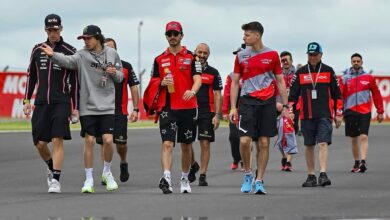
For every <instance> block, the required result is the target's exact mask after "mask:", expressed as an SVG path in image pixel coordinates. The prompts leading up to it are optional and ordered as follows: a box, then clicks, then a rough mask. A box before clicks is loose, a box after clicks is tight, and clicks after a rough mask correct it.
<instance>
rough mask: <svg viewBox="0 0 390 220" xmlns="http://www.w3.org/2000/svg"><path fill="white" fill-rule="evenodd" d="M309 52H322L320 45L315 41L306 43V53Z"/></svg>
mask: <svg viewBox="0 0 390 220" xmlns="http://www.w3.org/2000/svg"><path fill="white" fill-rule="evenodd" d="M310 53H322V47H321V45H320V44H319V43H317V42H311V43H310V44H308V45H307V54H310Z"/></svg>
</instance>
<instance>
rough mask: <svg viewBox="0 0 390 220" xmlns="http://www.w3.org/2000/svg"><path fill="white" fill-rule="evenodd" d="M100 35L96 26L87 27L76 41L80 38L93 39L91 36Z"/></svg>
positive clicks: (100, 32)
mask: <svg viewBox="0 0 390 220" xmlns="http://www.w3.org/2000/svg"><path fill="white" fill-rule="evenodd" d="M101 34H102V31H101V30H100V28H99V27H98V26H96V25H88V26H87V27H85V28H84V29H83V34H82V35H80V36H78V37H77V39H78V40H80V39H82V38H85V37H93V36H97V35H101Z"/></svg>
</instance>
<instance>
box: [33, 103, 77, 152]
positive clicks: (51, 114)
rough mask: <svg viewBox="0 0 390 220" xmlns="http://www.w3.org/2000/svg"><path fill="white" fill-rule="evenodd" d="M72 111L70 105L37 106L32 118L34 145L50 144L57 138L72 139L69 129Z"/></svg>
mask: <svg viewBox="0 0 390 220" xmlns="http://www.w3.org/2000/svg"><path fill="white" fill-rule="evenodd" d="M70 109H71V106H70V104H69V103H57V104H50V105H35V109H34V112H33V115H32V118H31V125H32V136H33V141H34V144H35V145H36V144H37V143H38V141H44V142H48V143H49V142H51V139H52V138H56V137H58V138H63V139H64V140H70V139H72V137H71V135H70V127H69V117H70V114H71V110H70Z"/></svg>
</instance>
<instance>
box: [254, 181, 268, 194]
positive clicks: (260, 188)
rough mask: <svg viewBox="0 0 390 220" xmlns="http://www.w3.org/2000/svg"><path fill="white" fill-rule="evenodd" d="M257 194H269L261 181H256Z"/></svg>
mask: <svg viewBox="0 0 390 220" xmlns="http://www.w3.org/2000/svg"><path fill="white" fill-rule="evenodd" d="M254 185H255V186H254V187H255V194H263V195H265V194H267V192H266V191H265V189H264V186H263V182H262V181H261V180H256V182H255V184H254Z"/></svg>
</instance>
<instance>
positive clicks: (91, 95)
mask: <svg viewBox="0 0 390 220" xmlns="http://www.w3.org/2000/svg"><path fill="white" fill-rule="evenodd" d="M52 60H53V62H55V63H57V64H58V65H60V66H62V67H65V68H68V69H75V70H77V71H78V78H79V84H80V104H79V113H80V116H84V115H107V114H115V85H114V82H117V83H119V82H121V81H122V80H123V68H122V63H121V59H120V58H119V55H118V53H117V52H116V51H115V50H114V49H112V48H110V47H106V46H105V47H103V50H102V51H101V52H100V53H95V52H93V51H90V50H88V49H82V50H79V51H77V52H76V53H75V54H74V55H70V56H66V55H64V54H62V53H57V52H54V54H53V56H52ZM109 66H115V67H116V68H117V71H116V74H115V75H113V76H111V75H108V74H105V71H104V70H105V69H106V68H107V67H109ZM104 76H106V77H107V80H106V85H105V86H103V85H102V77H104Z"/></svg>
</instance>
